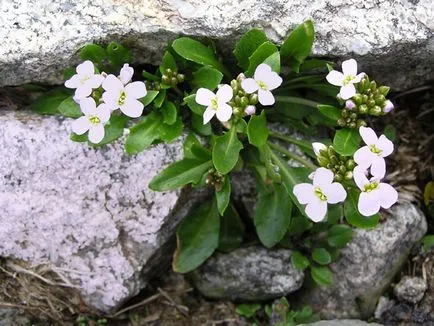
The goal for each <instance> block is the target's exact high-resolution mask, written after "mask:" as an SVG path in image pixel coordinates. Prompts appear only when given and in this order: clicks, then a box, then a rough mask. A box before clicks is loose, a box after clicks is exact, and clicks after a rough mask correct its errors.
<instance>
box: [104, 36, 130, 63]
mask: <svg viewBox="0 0 434 326" xmlns="http://www.w3.org/2000/svg"><path fill="white" fill-rule="evenodd" d="M107 56H108V59H109V60H110V62H111V63H112V64H113V66H116V67H121V66H122V65H123V64H124V63H131V53H130V51H129V50H128V49H126V48H125V47H123V46H122V45H121V44H119V43H116V42H111V43H110V44H109V45H108V46H107Z"/></svg>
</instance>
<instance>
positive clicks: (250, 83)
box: [241, 63, 282, 105]
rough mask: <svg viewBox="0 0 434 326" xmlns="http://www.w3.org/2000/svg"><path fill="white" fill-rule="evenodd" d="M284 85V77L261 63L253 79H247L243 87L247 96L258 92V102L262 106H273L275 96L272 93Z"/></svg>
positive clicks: (243, 82)
mask: <svg viewBox="0 0 434 326" xmlns="http://www.w3.org/2000/svg"><path fill="white" fill-rule="evenodd" d="M281 84H282V77H280V76H279V75H278V74H277V73H275V72H274V71H272V70H271V67H270V66H269V65H267V64H265V63H261V64H260V65H259V66H258V67H257V68H256V70H255V74H254V76H253V78H246V79H244V80H243V81H242V82H241V87H242V88H243V89H244V91H245V92H246V93H247V94H251V93H254V92H256V91H258V100H259V103H261V104H262V105H273V104H274V96H273V94H272V93H271V92H270V91H272V90H273V89H276V88H277V87H279V86H280V85H281Z"/></svg>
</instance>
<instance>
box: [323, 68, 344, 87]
mask: <svg viewBox="0 0 434 326" xmlns="http://www.w3.org/2000/svg"><path fill="white" fill-rule="evenodd" d="M326 79H327V81H328V82H329V83H330V84H332V85H335V86H342V85H343V84H344V74H343V73H341V72H340V71H337V70H332V71H330V72H329V73H328V74H327V77H326Z"/></svg>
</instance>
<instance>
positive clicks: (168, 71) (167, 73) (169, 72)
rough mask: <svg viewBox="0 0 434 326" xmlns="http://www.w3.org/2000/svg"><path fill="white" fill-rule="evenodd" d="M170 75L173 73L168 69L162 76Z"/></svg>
mask: <svg viewBox="0 0 434 326" xmlns="http://www.w3.org/2000/svg"><path fill="white" fill-rule="evenodd" d="M172 73H173V71H172V69H170V68H167V69H166V70H165V71H164V74H165V75H167V76H171V75H172Z"/></svg>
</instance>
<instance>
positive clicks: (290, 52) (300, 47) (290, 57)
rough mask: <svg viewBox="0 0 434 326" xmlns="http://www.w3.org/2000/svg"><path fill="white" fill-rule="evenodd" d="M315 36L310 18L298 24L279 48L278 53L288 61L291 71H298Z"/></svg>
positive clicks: (310, 48)
mask: <svg viewBox="0 0 434 326" xmlns="http://www.w3.org/2000/svg"><path fill="white" fill-rule="evenodd" d="M314 37H315V29H314V27H313V23H312V21H310V20H307V21H305V22H304V23H302V24H300V25H298V26H297V27H296V28H295V29H294V30H293V31H292V32H291V34H289V36H288V37H287V38H286V40H285V41H284V42H283V44H282V47H281V48H280V55H281V58H282V60H283V62H285V63H286V62H287V63H289V66H290V67H291V68H292V70H293V71H295V72H297V73H298V71H299V68H300V65H301V64H302V63H303V62H304V60H305V59H306V58H307V57H308V56H309V54H310V52H311V50H312V45H313V40H314Z"/></svg>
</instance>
